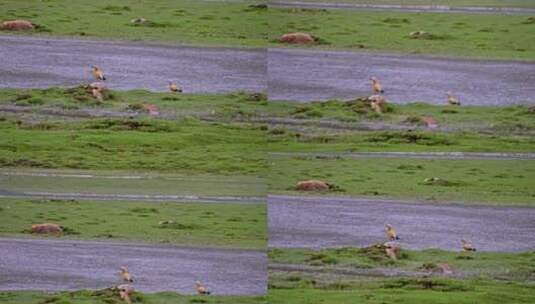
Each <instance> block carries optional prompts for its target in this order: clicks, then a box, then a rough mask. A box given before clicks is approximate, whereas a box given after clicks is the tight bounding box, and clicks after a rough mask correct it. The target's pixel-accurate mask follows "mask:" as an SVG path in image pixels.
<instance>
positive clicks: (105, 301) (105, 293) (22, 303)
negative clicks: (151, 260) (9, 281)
mask: <svg viewBox="0 0 535 304" xmlns="http://www.w3.org/2000/svg"><path fill="white" fill-rule="evenodd" d="M0 302H1V303H6V304H15V303H16V304H44V303H50V304H60V303H61V304H68V303H76V304H119V303H125V302H124V301H122V300H120V298H119V295H118V293H117V292H114V291H112V290H110V289H105V290H97V291H90V290H80V291H71V292H69V291H65V292H61V293H41V292H30V291H16V292H10V291H5V292H0ZM132 303H139V304H142V303H144V304H168V303H174V304H190V303H208V304H210V303H213V304H261V303H266V299H265V297H262V296H257V297H245V296H243V297H239V296H185V295H179V294H176V293H170V292H160V293H153V294H144V293H139V292H136V293H135V294H134V296H133V297H132Z"/></svg>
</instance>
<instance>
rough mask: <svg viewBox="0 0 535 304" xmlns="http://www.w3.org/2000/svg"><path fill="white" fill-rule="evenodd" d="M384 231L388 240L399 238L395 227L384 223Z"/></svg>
mask: <svg viewBox="0 0 535 304" xmlns="http://www.w3.org/2000/svg"><path fill="white" fill-rule="evenodd" d="M385 231H386V236H387V237H388V239H389V240H390V241H396V240H399V237H398V234H397V232H396V229H394V228H393V227H392V226H391V225H389V224H385Z"/></svg>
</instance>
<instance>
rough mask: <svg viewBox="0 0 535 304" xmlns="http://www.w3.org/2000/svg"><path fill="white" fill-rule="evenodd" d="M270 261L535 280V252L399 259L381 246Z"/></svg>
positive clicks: (306, 252) (294, 253)
mask: <svg viewBox="0 0 535 304" xmlns="http://www.w3.org/2000/svg"><path fill="white" fill-rule="evenodd" d="M268 257H269V262H270V263H273V264H293V265H308V266H322V267H337V268H342V269H373V268H382V269H386V271H387V272H388V270H406V271H413V272H420V273H426V272H430V273H433V274H434V275H435V276H438V275H440V274H441V273H440V272H439V271H438V265H437V264H439V263H446V264H448V265H449V266H450V268H451V270H452V272H453V275H454V276H456V277H465V278H466V277H472V278H485V279H500V280H505V279H507V280H511V281H519V282H524V281H529V280H532V277H531V276H532V274H533V273H534V271H535V252H523V253H494V252H476V253H467V252H452V251H444V250H439V249H427V250H420V251H416V250H404V249H402V251H401V255H400V257H399V259H398V260H396V261H394V260H392V259H390V258H389V257H388V256H386V254H385V252H384V249H383V248H381V247H380V246H370V247H365V248H352V247H346V248H337V249H322V250H313V249H271V250H270V251H269V252H268Z"/></svg>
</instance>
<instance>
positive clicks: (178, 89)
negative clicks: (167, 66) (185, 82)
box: [168, 81, 182, 93]
mask: <svg viewBox="0 0 535 304" xmlns="http://www.w3.org/2000/svg"><path fill="white" fill-rule="evenodd" d="M168 88H169V91H171V92H177V93H181V92H182V88H181V87H179V86H177V85H176V83H174V82H172V81H169V85H168Z"/></svg>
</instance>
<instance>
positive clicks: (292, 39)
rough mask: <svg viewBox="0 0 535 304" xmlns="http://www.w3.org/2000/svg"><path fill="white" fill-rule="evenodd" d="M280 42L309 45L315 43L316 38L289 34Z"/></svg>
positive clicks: (283, 36) (308, 35)
mask: <svg viewBox="0 0 535 304" xmlns="http://www.w3.org/2000/svg"><path fill="white" fill-rule="evenodd" d="M279 41H280V42H284V43H292V44H308V43H313V42H314V41H315V39H314V37H313V36H312V35H310V34H306V33H287V34H284V35H282V36H281V37H280V38H279Z"/></svg>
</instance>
